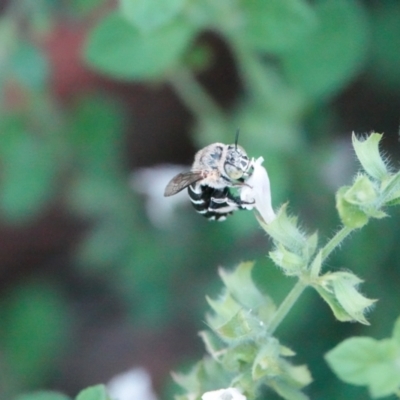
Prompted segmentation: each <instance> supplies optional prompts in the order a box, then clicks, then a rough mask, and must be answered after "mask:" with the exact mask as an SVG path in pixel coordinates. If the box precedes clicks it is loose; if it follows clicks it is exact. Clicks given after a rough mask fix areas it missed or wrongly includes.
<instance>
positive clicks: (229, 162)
mask: <svg viewBox="0 0 400 400" xmlns="http://www.w3.org/2000/svg"><path fill="white" fill-rule="evenodd" d="M238 135H239V132H237V134H236V139H235V143H234V144H230V145H226V144H223V143H213V144H210V145H208V146H206V147H204V148H203V149H201V150H199V151H198V152H197V153H196V155H195V157H194V162H193V165H192V168H191V170H190V171H189V172H182V173H180V174H178V175H176V176H175V177H174V178H172V180H171V181H170V182H169V183H168V185H167V186H166V188H165V192H164V196H166V197H168V196H173V195H174V194H176V193H179V192H180V191H181V190H183V189H185V188H188V192H189V197H190V200H191V202H192V205H193V207H194V208H195V210H196V211H197V212H198V213H200V214H201V215H203V216H204V217H206V218H208V219H210V220H216V221H223V220H225V219H226V217H227V216H228V215H230V214H232V213H233V212H234V211H236V210H242V209H245V208H247V207H248V206H249V205H251V204H253V203H248V202H244V201H242V200H241V199H240V197H238V196H235V195H234V194H233V193H232V188H240V187H242V186H243V185H246V180H247V179H248V178H249V177H250V176H251V174H252V170H253V168H252V160H250V159H249V157H248V156H247V154H246V152H245V150H244V149H243V148H242V147H241V146H238V144H237V141H238Z"/></svg>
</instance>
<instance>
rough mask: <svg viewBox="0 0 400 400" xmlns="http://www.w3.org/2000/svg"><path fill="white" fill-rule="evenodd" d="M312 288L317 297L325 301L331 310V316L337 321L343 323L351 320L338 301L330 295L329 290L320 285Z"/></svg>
mask: <svg viewBox="0 0 400 400" xmlns="http://www.w3.org/2000/svg"><path fill="white" fill-rule="evenodd" d="M314 288H315V290H316V291H317V292H318V293H319V295H320V296H321V297H322V298H323V299H324V300H325V301H326V303H327V304H328V306H329V307H330V309H331V310H332V312H333V315H334V316H335V318H336V319H337V320H339V321H343V322H345V321H351V320H352V318H351V317H350V316H349V314H348V313H347V312H346V311H345V310H344V308H343V307H342V306H341V305H340V303H339V301H338V300H337V298H336V296H335V295H334V294H333V293H332V291H331V290H328V289H326V288H324V287H322V286H320V285H315V286H314Z"/></svg>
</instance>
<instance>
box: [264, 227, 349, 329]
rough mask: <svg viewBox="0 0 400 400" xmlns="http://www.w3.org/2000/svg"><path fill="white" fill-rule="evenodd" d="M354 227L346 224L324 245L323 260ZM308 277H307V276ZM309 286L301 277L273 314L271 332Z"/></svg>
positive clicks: (270, 325)
mask: <svg viewBox="0 0 400 400" xmlns="http://www.w3.org/2000/svg"><path fill="white" fill-rule="evenodd" d="M352 230H353V228H348V227H346V226H344V227H342V229H340V230H339V231H338V232H337V233H336V234H335V235H334V236H333V237H332V238H331V239H330V240H329V242H328V243H327V244H326V245H325V246H324V247H323V249H322V262H323V261H324V260H326V259H327V258H328V256H329V255H330V254H331V253H332V251H333V250H334V249H335V248H336V247H337V246H339V244H340V243H341V242H342V241H343V240H344V239H345V238H346V237H347V236H348V235H349V234H350V232H351V231H352ZM305 278H307V277H305ZM307 286H309V283H308V282H307V279H301V278H300V279H299V280H298V282H297V283H296V284H295V285H294V286H293V288H292V290H291V291H290V292H289V293H288V295H287V296H286V297H285V299H284V300H283V301H282V303H281V304H280V306H279V307H278V309H277V310H276V312H275V314H274V315H273V316H272V318H271V321H270V324H269V329H268V331H269V333H270V334H271V335H272V334H273V333H274V332H275V330H276V329H277V328H278V326H279V325H280V323H281V322H282V321H283V320H284V319H285V317H286V315H287V314H288V313H289V311H290V310H291V309H292V307H293V306H294V305H295V304H296V301H297V300H298V298H299V297H300V296H301V294H302V293H303V291H304V289H305V288H306V287H307Z"/></svg>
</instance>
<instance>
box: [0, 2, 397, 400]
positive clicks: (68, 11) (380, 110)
mask: <svg viewBox="0 0 400 400" xmlns="http://www.w3.org/2000/svg"><path fill="white" fill-rule="evenodd" d="M197 3H199V4H202V3H204V2H202V1H200V0H199V1H198V2H197ZM228 3H229V2H228ZM233 3H234V2H233ZM239 3H240V2H239ZM256 3H257V2H256ZM294 3H296V2H294ZM294 3H293V4H294ZM299 3H300V2H299ZM324 3H326V4H328V6H327V10H325V14H324V15H323V17H321V16H320V17H321V20H320V21H319V20H318V18H319V17H318V12H317V13H316V14H317V17H316V18H317V22H316V24H317V25H318V24H320V25H321V26H322V28H323V30H322V31H321V32H330V33H335V35H336V34H337V35H336V36H337V42H333V41H332V46H331V47H332V49H331V50H329V51H326V52H324V49H325V48H326V47H329V46H326V44H325V43H324V42H323V39H324V37H323V33H320V34H321V36H317V39H315V40H314V42H310V43H313V44H307V43H305V41H306V39H304V41H303V40H300V41H299V42H296V41H292V42H293V43H291V45H290V46H289V47H287V48H277V49H275V50H274V49H273V48H272V50H270V51H269V49H268V48H267V49H262V50H261V53H262V54H261V55H260V57H259V58H260V59H261V60H262V63H263V65H264V67H265V73H266V75H265V76H267V74H270V75H269V79H270V80H269V86H268V85H267V89H266V92H268V93H269V96H270V97H268V96H266V98H265V99H263V98H261V97H260V96H261V94H258V95H254V88H253V89H252V88H251V84H252V82H253V83H256V85H255V86H257V80H256V78H254V80H253V81H252V77H250V78H249V77H248V76H246V75H252V76H256V75H257V70H256V67H254V68H255V69H254V70H252V69H251V68H252V64H251V63H249V64H246V61H243V59H242V60H241V59H240V57H238V56H237V54H236V53H235V47H234V46H232V43H231V42H230V40H231V39H230V37H229V35H226V36H224V34H223V33H224V32H223V30H221V31H218V30H216V29H212V24H210V26H208V25H207V22H206V23H203V25H201V24H198V25H197V26H196V30H195V33H193V37H192V39H191V40H192V41H191V47H192V48H193V49H194V50H196V51H192V52H191V53H190V54H189V52H186V53H187V54H186V55H185V63H186V64H185V68H186V69H184V68H181V67H182V65H181V64H184V63H183V62H182V63H181V64H180V68H175V69H174V68H172V67H171V68H169V70H168V71H167V72H165V71H164V72H160V74H159V76H151V77H148V76H144V77H143V79H140V77H139V78H135V79H134V78H132V79H130V77H129V76H122V77H121V76H118V73H117V72H116V73H115V74H113V70H112V68H113V67H110V68H108V69H107V68H103V67H102V65H101V62H100V61H101V57H100V56H99V57H98V58H96V57H97V56H93V55H92V54H93V52H94V51H95V50H93V51H92V52H91V48H92V47H93V48H94V47H95V44H93V42H95V40H96V38H95V37H94V36H95V33H93V32H96V29H98V28H97V27H98V24H99V23H101V22H99V21H102V20H103V19H104V18H107V16H108V15H109V14H110V13H112V12H113V10H114V9H115V8H117V7H118V4H117V3H116V2H113V1H101V0H73V1H62V0H40V1H29V0H13V1H1V3H0V4H1V6H0V11H1V20H0V88H1V100H0V101H1V109H0V113H1V120H0V126H1V131H0V398H1V399H3V398H4V399H12V398H15V397H16V396H17V395H18V394H20V393H22V392H28V391H30V390H36V389H38V388H42V389H53V390H59V391H61V392H64V393H66V394H67V395H70V396H74V395H75V394H76V393H77V392H78V391H79V390H80V389H82V388H84V387H86V386H88V385H92V384H95V383H99V382H104V383H105V382H108V381H109V380H110V379H111V378H112V377H113V376H114V375H116V374H118V373H120V372H122V371H125V370H127V369H129V368H132V367H135V366H142V367H145V368H146V369H147V370H148V372H149V373H150V375H151V377H152V380H153V384H154V387H155V390H156V392H157V393H158V395H159V398H165V399H167V398H172V393H173V391H174V388H173V384H172V382H171V378H170V371H171V370H180V369H184V368H185V367H187V365H189V364H190V363H192V362H193V361H195V360H196V359H198V358H200V357H201V356H202V354H203V353H204V350H203V345H202V343H201V340H200V338H199V337H198V336H197V331H199V330H201V329H203V328H204V326H205V325H204V324H205V322H204V313H205V312H206V311H207V305H206V301H205V295H210V296H215V295H216V294H217V293H218V289H219V287H220V286H219V282H218V278H217V273H216V270H217V267H218V266H221V265H222V266H225V267H233V266H234V265H236V264H237V263H239V262H240V261H244V260H255V261H256V270H255V278H256V280H257V282H258V283H259V285H260V286H261V287H262V288H263V289H264V290H266V291H268V292H269V293H271V295H272V296H273V297H274V299H275V301H276V302H279V301H281V300H282V298H283V297H284V295H285V293H287V291H288V290H289V289H290V287H291V285H293V283H294V282H293V281H291V280H290V279H289V278H285V277H283V275H282V274H281V272H280V271H278V270H277V269H276V268H275V267H274V266H273V264H272V262H271V261H270V260H269V259H268V258H267V257H266V255H267V254H268V251H269V249H270V243H269V240H268V238H267V237H266V236H265V235H264V234H263V233H262V231H261V230H260V228H259V227H258V225H257V222H256V219H255V218H254V216H253V215H252V213H251V212H242V213H237V214H235V215H234V216H233V217H231V218H229V219H228V220H227V221H226V222H224V223H211V222H208V221H206V220H205V219H203V218H202V217H201V216H199V215H197V214H196V213H195V212H194V211H193V210H192V209H191V208H190V205H189V201H188V199H187V198H186V197H185V196H183V197H180V198H177V199H176V201H174V198H171V199H164V198H163V197H162V193H163V190H164V185H165V184H166V182H167V181H168V179H169V178H171V177H172V176H173V174H174V173H176V171H180V170H182V169H184V168H188V166H189V165H190V164H191V162H192V160H193V156H194V153H195V151H196V150H197V149H199V148H201V147H202V146H204V145H206V144H208V143H212V142H215V141H222V142H233V140H234V134H235V131H236V128H240V130H241V133H240V143H241V145H242V146H243V147H244V148H246V150H247V151H248V153H249V155H250V156H254V157H259V156H263V157H264V159H265V164H264V165H265V166H266V168H267V169H268V172H269V175H270V179H271V185H272V196H273V203H274V206H275V207H278V206H279V205H280V204H282V203H283V202H286V201H289V208H290V210H291V212H293V213H295V214H297V215H299V217H300V221H301V224H302V225H303V226H304V227H306V228H305V229H307V230H309V231H310V232H311V231H314V230H316V229H318V231H319V234H320V237H321V240H326V239H327V238H328V237H330V236H331V235H332V234H333V233H334V232H335V230H336V229H337V228H338V226H339V219H338V217H337V215H336V212H335V208H334V207H335V200H334V193H335V191H336V190H337V189H338V187H339V186H340V185H343V184H348V183H350V182H351V179H352V176H353V175H354V173H355V172H356V171H357V168H358V166H357V165H356V162H355V157H354V155H353V153H352V149H351V132H352V131H355V132H357V133H368V132H370V131H377V132H381V133H384V139H383V141H382V143H383V146H384V151H385V153H386V154H387V155H388V157H390V159H391V160H392V165H393V167H394V168H398V160H399V124H400V51H399V49H400V22H399V21H400V2H399V1H398V0H394V1H389V0H383V1H367V0H365V1H362V2H358V3H355V2H349V3H351V4H352V5H351V7H350V8H349V10H346V9H344V11H343V10H342V11H343V12H344V14H343V16H342V17H340V12H337V11H336V10H335V9H334V8H335V7H334V6H332V7H333V8H332V15H330V14H329V7H330V6H329V4H331V3H332V1H326V2H325V1H319V2H311V3H310V5H309V7H310V10H313V7H316V9H318V7H320V5H321V4H323V5H324ZM339 3H343V2H339ZM326 4H325V5H326ZM239 8H240V7H239ZM248 12H249V13H250V11H248ZM260 13H262V11H260ZM321 15H322V14H321ZM278 17H279V15H278V16H277V18H278ZM339 17H340V18H339ZM271 18H272V17H271ZM324 18H325V19H324ZM321 21H322V22H321ZM278 22H279V20H278ZM324 24H325V25H324ZM272 26H273V24H272ZM321 26H319V27H317V28H313V29H320V28H321ZM349 26H352V28H351V29H354V31H352V30H351V29H350V28H349ZM278 27H279V26H278ZM278 33H279V34H280V35H283V36H284V35H285V31H283V32H278ZM353 33H354V35H355V36H356V37H355V38H354V37H352V35H353ZM358 34H359V36H357V35H358ZM335 35H333V37H334V38H336V36H335ZM354 35H353V36H354ZM320 39H321V40H320ZM232 40H233V39H232ZM249 40H250V39H249ZM318 40H320V42H318ZM341 40H342V41H343V43H342V42H340V41H341ZM328 43H331V42H328ZM346 43H347V44H349V46H348V48H346V46H347V45H346ZM318 45H319V46H321V52H322V53H321V55H320V56H318V52H317V50H318ZM91 46H92V47H91ZM110 46H111V47H112V46H113V43H111V44H110ZM116 46H118V44H116ZM272 47H273V46H272ZM85 49H86V50H85ZM106 49H107V48H106V47H105V50H106ZM313 49H315V52H314V53H315V54H313ZM329 49H330V48H329ZM342 50H343V51H346V52H347V53H345V54H343V58H342V54H341V51H342ZM257 51H259V49H257V45H255V50H254V52H255V53H257ZM308 52H309V53H308ZM107 54H108V53H105V54H102V57H107ZM113 54H114V53H113V52H112V49H111V50H110V57H111V60H112V57H113ZM145 56H146V55H144V56H143V57H145ZM196 57H197V58H196ZM243 57H245V56H243ZM330 57H331V58H330ZM346 57H347V58H346ZM99 60H100V61H99ZM187 60H189V61H187ZM307 60H308V62H310V63H312V65H313V66H314V67H315V68H316V71H317V72H313V73H312V75H311V76H307V72H308V71H310V68H311V67H310V66H308V65H307V63H306V61H307ZM349 60H350V61H349ZM117 62H118V60H116V61H115V63H117ZM134 62H135V60H133V62H132V63H133V64H134ZM96 63H97V64H96ZM115 65H116V64H114V66H115ZM341 68H342V69H343V71H342V72H340V73H338V72H337V71H340V70H341ZM187 69H189V70H190V71H191V75H190V76H187V74H186V72H187ZM171 71H172V72H171ZM303 72H304V74H303V75H301V74H302V73H303ZM318 74H319V75H318ZM300 75H301V76H300ZM325 78H327V79H328V83H327V84H326V85H325V86H324V84H325V83H324V82H325ZM330 78H332V81H331V82H330V81H329V79H330ZM318 80H320V81H321V82H322V83H321V84H320V86H318V85H319V84H317V83H318ZM315 82H317V83H315ZM314 84H315V88H314V87H313V85H314ZM199 85H200V89H202V90H203V91H204V92H201V93H203V94H204V93H205V94H206V95H207V94H208V96H209V99H212V101H213V102H212V104H213V107H217V109H218V110H219V111H218V112H220V113H221V114H223V115H224V116H225V118H226V119H227V121H228V122H226V121H225V120H224V125H223V127H221V124H220V122H221V121H220V120H218V118H217V117H215V115H212V111H213V110H212V109H211V112H210V113H208V108H207V107H206V106H205V107H204V110H203V109H202V99H201V97H199V95H198V94H197V92H196V91H197V90H198V89H199ZM260 87H261V84H260ZM320 88H321V90H319V89H320ZM307 89H310V90H309V91H307ZM252 90H253V92H252ZM201 93H200V94H201ZM264 94H265V93H264ZM257 96H259V97H258V98H257ZM196 101H197V102H198V103H196ZM197 105H198V108H197ZM203 105H204V104H203ZM264 107H265V108H264ZM274 107H275V108H274ZM211 108H212V107H211ZM207 113H208V114H207ZM170 164H177V165H180V167H177V169H174V170H173V169H169V167H167V165H170ZM154 167H156V168H154ZM389 214H390V217H388V218H386V219H383V220H379V221H378V220H374V221H373V222H371V223H370V224H369V225H368V226H367V227H366V228H365V229H363V230H362V231H360V232H356V233H354V234H353V236H352V237H350V239H348V240H347V241H346V242H345V244H344V245H343V246H342V247H341V249H340V251H337V252H336V253H335V254H334V255H333V256H332V257H331V258H330V260H329V263H328V264H329V267H330V268H332V269H337V268H344V269H346V268H347V269H351V270H352V271H354V272H355V273H356V274H357V275H358V276H360V277H361V278H362V279H364V280H365V284H364V285H363V292H364V293H365V294H366V295H367V296H368V297H370V298H377V299H379V302H378V303H377V305H376V307H375V308H374V309H373V310H372V311H371V313H370V315H369V320H370V322H371V326H369V327H365V326H360V325H356V324H349V323H339V322H337V321H335V320H334V318H333V316H332V315H331V313H330V310H329V309H328V307H327V306H326V305H325V304H324V303H323V302H322V301H321V299H320V298H319V297H318V296H317V295H316V294H315V293H313V292H312V291H311V290H309V291H308V292H306V294H305V295H304V296H303V297H302V298H301V299H300V302H299V303H298V304H297V305H296V307H295V309H294V310H292V312H291V314H290V315H289V317H288V318H287V320H285V322H284V323H283V324H282V326H281V327H280V328H279V331H278V335H279V337H280V338H281V339H282V342H283V343H284V344H285V343H286V344H288V345H289V346H290V347H291V348H293V349H294V350H295V351H296V352H297V357H296V362H297V363H307V364H308V365H309V367H310V370H311V373H312V374H313V377H314V381H315V382H314V383H312V384H311V385H310V387H309V388H307V390H306V391H307V393H308V394H309V395H310V397H311V398H313V399H318V398H319V399H322V398H323V399H338V398H353V399H363V398H366V396H367V392H366V390H365V389H363V388H354V387H350V386H349V385H346V384H343V383H341V382H339V381H338V380H337V379H336V378H335V377H334V375H333V373H332V372H331V371H330V370H329V369H328V368H327V367H326V365H325V363H324V361H323V358H322V356H323V354H324V353H325V352H326V351H328V350H329V349H331V348H332V347H333V346H334V345H335V344H337V343H338V342H339V341H340V340H343V339H344V338H346V337H348V336H350V335H368V336H373V337H375V338H383V337H385V336H389V334H390V332H391V327H392V325H393V322H394V320H395V318H396V317H397V316H398V315H399V314H400V312H399V311H400V310H399V304H400V303H399V295H398V284H399V283H400V263H399V257H400V247H399V246H398V235H399V233H400V232H399V231H400V227H399V221H400V212H399V211H398V210H397V209H396V208H393V209H391V210H389Z"/></svg>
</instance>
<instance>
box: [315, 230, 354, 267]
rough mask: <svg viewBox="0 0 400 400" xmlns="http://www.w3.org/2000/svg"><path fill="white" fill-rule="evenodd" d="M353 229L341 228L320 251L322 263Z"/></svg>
mask: <svg viewBox="0 0 400 400" xmlns="http://www.w3.org/2000/svg"><path fill="white" fill-rule="evenodd" d="M352 230H353V228H349V227H347V226H343V227H342V229H340V231H337V232H336V234H335V236H333V238H332V239H331V240H329V242H328V243H327V244H326V245H325V246H324V248H323V249H322V262H323V261H324V260H326V259H327V258H328V256H329V255H330V254H331V253H332V251H333V250H334V249H335V248H336V247H337V246H339V244H340V243H341V242H342V241H343V240H344V239H345V238H346V237H347V236H348V235H349V234H350V233H351V232H352Z"/></svg>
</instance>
